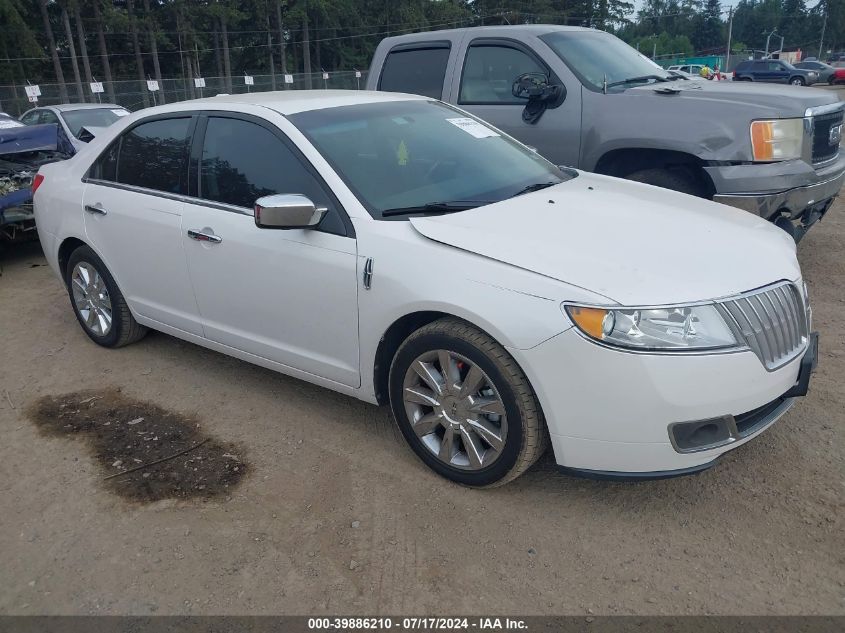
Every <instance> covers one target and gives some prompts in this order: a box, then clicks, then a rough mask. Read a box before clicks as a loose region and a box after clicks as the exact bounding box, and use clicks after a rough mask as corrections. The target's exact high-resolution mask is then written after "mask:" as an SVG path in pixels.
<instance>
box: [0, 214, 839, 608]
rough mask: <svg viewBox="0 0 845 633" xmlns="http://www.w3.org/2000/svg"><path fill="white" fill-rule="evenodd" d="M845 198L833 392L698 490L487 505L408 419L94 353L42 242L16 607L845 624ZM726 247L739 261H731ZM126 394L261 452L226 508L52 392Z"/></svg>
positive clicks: (11, 316)
mask: <svg viewBox="0 0 845 633" xmlns="http://www.w3.org/2000/svg"><path fill="white" fill-rule="evenodd" d="M843 211H845V204H843V203H842V202H839V203H838V204H837V206H836V207H835V208H834V209H833V210H832V211H831V213H830V214H829V216H828V217H827V218H826V219H825V220H824V222H823V223H822V224H821V225H819V226H817V227H816V228H814V229H813V230H812V231H811V232H810V234H809V235H808V237H807V238H806V239H805V241H804V242H803V243H802V244H801V247H800V258H801V262H802V264H803V267H804V272H805V276H806V278H807V280H808V282H809V284H810V292H811V297H812V300H813V305H814V311H815V312H814V314H815V326H816V328H817V329H818V330H820V332H821V337H822V338H821V358H820V364H819V369H818V372H817V374H816V376H815V379H814V381H813V382H812V385H811V392H810V395H809V396H808V397H807V398H805V399H803V400H802V401H801V402H799V403H798V404H797V406H795V407H794V408H793V410H792V411H791V412H790V413H789V414H788V415H787V416H786V417H785V418H783V419H782V420H781V421H780V422H778V423H777V424H776V425H775V426H774V428H772V429H771V430H769V431H768V432H767V433H765V434H763V435H762V436H761V437H759V438H758V439H756V440H755V441H753V442H751V443H750V444H748V445H746V446H744V447H741V448H739V449H738V450H736V451H734V452H733V453H731V454H729V455H727V456H726V457H725V458H723V459H722V461H721V462H720V463H719V464H718V465H717V466H716V467H715V468H713V469H711V470H710V471H708V472H705V473H703V474H701V475H699V476H696V477H687V478H681V479H674V480H667V481H658V482H651V483H628V484H620V483H601V482H591V481H585V480H580V479H574V478H570V477H567V476H564V475H561V474H558V473H556V472H555V471H553V469H552V464H551V462H550V460H549V459H546V460H544V461H543V462H541V464H539V465H538V466H537V467H535V468H534V469H532V470H531V471H529V473H527V474H526V475H525V476H523V477H522V478H520V479H519V480H517V481H516V482H513V483H511V484H509V485H507V486H505V487H504V488H501V489H495V490H490V491H474V490H469V489H464V488H461V487H458V486H454V485H451V484H449V483H447V482H446V481H444V480H442V479H440V478H438V477H437V476H436V475H434V474H433V473H431V472H430V471H428V470H427V469H426V468H425V467H424V466H423V465H422V464H421V463H420V462H419V461H418V460H417V459H416V458H415V457H414V456H413V454H412V453H411V452H410V451H409V450H408V449H406V448H405V447H404V445H403V443H402V441H401V438H400V437H399V435H398V433H397V432H396V431H395V430H394V428H393V426H392V423H391V421H390V418H389V413H388V411H387V410H386V409H384V408H382V409H379V408H376V407H373V406H370V405H367V404H363V403H360V402H357V401H355V400H353V399H351V398H347V397H344V396H340V395H337V394H334V393H332V392H329V391H326V390H323V389H320V388H317V387H313V386H311V385H308V384H306V383H303V382H299V381H297V380H294V379H291V378H287V377H284V376H281V375H278V374H275V373H272V372H270V371H266V370H264V369H261V368H258V367H254V366H252V365H248V364H246V363H243V362H240V361H237V360H234V359H232V358H228V357H226V356H222V355H220V354H217V353H214V352H211V351H207V350H204V349H202V348H200V347H197V346H194V345H190V344H187V343H183V342H181V341H179V340H177V339H174V338H171V337H168V336H165V335H161V334H155V333H153V334H151V335H150V336H148V337H147V338H146V339H145V340H143V341H142V342H141V343H139V344H137V345H133V346H131V347H128V348H125V349H122V350H118V351H110V350H105V349H102V348H99V347H97V346H96V345H94V344H93V343H91V342H90V341H89V340H88V339H87V338H86V337H85V335H84V334H83V333H82V331H81V329H80V328H79V326H78V325H77V323H76V321H75V319H74V317H73V314H72V312H71V309H70V306H69V304H68V299H67V296H66V295H65V293H64V291H63V289H62V287H61V286H60V283H59V281H58V280H57V279H55V278H54V277H53V275H52V273H51V272H50V270H49V269H48V268H47V267H46V266H44V265H43V264H44V260H43V258H42V256H41V253H40V251H39V250H38V248H37V246H35V245H31V246H29V247H25V248H18V249H16V250H15V251H14V252H13V253H12V254H11V255H9V256H8V257H7V258H6V259H5V260H4V262H3V274H2V276H0V326H1V327H2V329H1V330H0V331H2V343H0V431H2V438H3V439H2V441H0V542H1V543H2V544H3V545H2V547H0V613H5V614H60V613H61V614H89V613H91V614H97V613H109V614H153V613H155V614H224V613H225V614H278V613H299V614H316V613H359V614H375V613H392V614H397V613H412V614H415V615H423V614H425V615H432V614H440V615H452V614H455V613H475V614H490V613H499V614H511V613H512V614H589V613H595V614H639V615H645V614H707V613H717V614H845V564H843V563H845V539H843V473H845V469H843V455H845V453H843V448H845V447H844V446H843V438H845V429H843V422H845V390H843V388H842V380H843V378H842V377H843V375H845V334H843V332H844V331H845V313H844V312H843V311H845V291H843V283H845V263H843V256H842V254H843V253H845V213H843ZM714 255H717V254H714ZM107 387H113V388H119V389H121V390H122V393H123V394H124V395H125V396H127V397H129V398H136V399H139V400H145V401H148V402H153V403H155V404H157V405H158V406H160V407H162V408H164V409H166V410H168V411H172V412H174V413H175V414H178V415H184V416H188V417H190V418H191V419H196V420H198V422H199V423H200V424H201V426H202V428H203V430H204V431H205V432H207V433H209V434H210V435H213V436H214V437H216V438H218V439H219V440H220V441H222V442H225V443H227V444H234V445H237V446H238V447H239V450H240V451H242V454H239V455H240V457H241V458H242V459H244V460H245V461H246V462H247V463H248V464H249V474H248V475H247V477H246V478H245V479H244V481H242V482H241V483H240V485H239V486H237V487H235V488H234V489H233V490H232V491H231V493H230V494H228V495H225V496H223V497H218V498H214V499H193V500H163V501H156V502H154V503H139V502H133V501H127V500H125V499H123V498H121V497H118V496H117V495H115V494H114V493H113V492H112V491H111V490H110V488H109V487H108V486H107V485H105V482H103V480H102V478H103V472H102V471H101V469H100V467H99V465H98V463H97V462H96V460H95V459H93V458H92V457H91V455H90V453H89V451H88V448H87V446H86V443H85V441H84V440H83V439H80V438H78V437H67V436H45V435H43V434H40V433H39V431H38V428H37V426H36V425H35V424H34V423H33V422H32V421H30V420H29V419H28V418H27V417H26V414H25V409H26V408H27V407H29V406H32V404H33V403H35V402H36V401H37V400H38V399H39V398H42V397H45V396H61V395H62V394H65V393H69V392H76V391H80V390H89V389H103V388H107Z"/></svg>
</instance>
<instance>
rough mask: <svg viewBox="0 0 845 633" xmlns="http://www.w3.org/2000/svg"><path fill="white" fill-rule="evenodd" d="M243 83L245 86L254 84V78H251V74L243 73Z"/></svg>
mask: <svg viewBox="0 0 845 633" xmlns="http://www.w3.org/2000/svg"><path fill="white" fill-rule="evenodd" d="M244 83H245V84H246V85H247V86H253V85H255V80H254V79H253V78H252V75H244Z"/></svg>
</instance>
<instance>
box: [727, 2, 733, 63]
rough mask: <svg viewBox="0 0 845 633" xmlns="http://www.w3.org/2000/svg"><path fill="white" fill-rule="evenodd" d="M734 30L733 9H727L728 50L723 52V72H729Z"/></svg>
mask: <svg viewBox="0 0 845 633" xmlns="http://www.w3.org/2000/svg"><path fill="white" fill-rule="evenodd" d="M733 28H734V8H733V7H730V8H729V9H728V50H726V51H725V72H726V73H729V72H731V35H733Z"/></svg>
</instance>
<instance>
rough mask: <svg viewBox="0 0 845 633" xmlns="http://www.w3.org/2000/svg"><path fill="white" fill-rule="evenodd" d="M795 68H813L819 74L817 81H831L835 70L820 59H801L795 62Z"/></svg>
mask: <svg viewBox="0 0 845 633" xmlns="http://www.w3.org/2000/svg"><path fill="white" fill-rule="evenodd" d="M795 67H796V68H801V69H803V70H813V71H815V72H817V73H818V74H819V83H831V84H832V83H833V82H834V80H833V75H834V71H835V70H836V69H835V68H834V67H833V66H831V65H830V64H825V63H824V62H820V61H803V62H798V63H797V64H795Z"/></svg>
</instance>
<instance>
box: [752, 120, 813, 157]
mask: <svg viewBox="0 0 845 633" xmlns="http://www.w3.org/2000/svg"><path fill="white" fill-rule="evenodd" d="M803 144H804V119H774V120H772V121H752V122H751V149H752V153H753V156H754V160H761V161H764V160H765V161H772V160H790V159H793V158H801V147H802V145H803Z"/></svg>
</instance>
